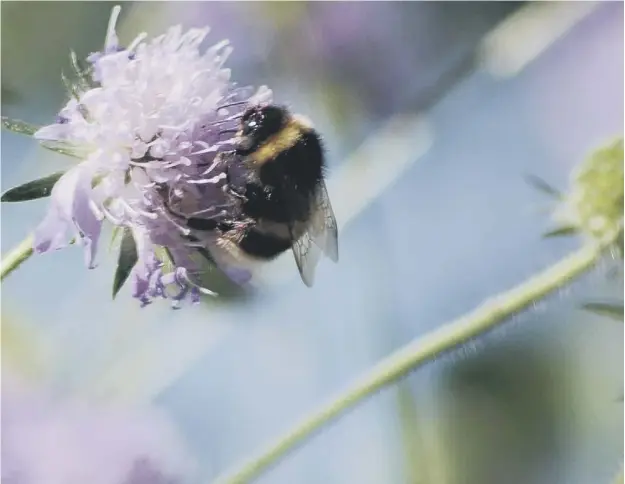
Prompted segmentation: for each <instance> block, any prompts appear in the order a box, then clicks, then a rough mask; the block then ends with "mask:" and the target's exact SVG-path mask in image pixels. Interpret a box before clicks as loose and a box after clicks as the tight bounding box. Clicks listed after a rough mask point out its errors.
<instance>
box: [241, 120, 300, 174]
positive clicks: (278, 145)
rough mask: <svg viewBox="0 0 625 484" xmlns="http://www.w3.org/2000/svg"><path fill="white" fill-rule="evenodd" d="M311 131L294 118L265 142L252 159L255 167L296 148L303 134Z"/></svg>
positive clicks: (253, 154)
mask: <svg viewBox="0 0 625 484" xmlns="http://www.w3.org/2000/svg"><path fill="white" fill-rule="evenodd" d="M309 130H310V127H309V126H307V125H306V124H305V123H303V122H302V121H301V120H299V119H297V118H295V117H292V118H290V119H289V121H288V122H287V124H286V126H285V127H284V128H282V129H281V130H280V131H279V132H278V133H276V134H274V135H273V136H271V137H270V138H269V139H268V140H267V141H265V142H264V143H263V144H262V145H261V146H260V147H259V148H258V149H257V150H256V151H254V153H252V154H251V155H250V157H251V159H252V161H253V162H254V164H255V165H262V164H264V163H266V162H267V161H269V160H272V159H273V158H275V157H276V156H278V155H279V154H280V153H282V152H283V151H285V150H288V149H289V148H291V147H293V146H295V144H296V143H297V142H298V141H299V139H300V138H301V136H302V133H304V132H306V131H309Z"/></svg>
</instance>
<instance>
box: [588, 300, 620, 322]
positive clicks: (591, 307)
mask: <svg viewBox="0 0 625 484" xmlns="http://www.w3.org/2000/svg"><path fill="white" fill-rule="evenodd" d="M582 307H583V308H584V309H585V310H586V311H591V312H593V313H596V314H599V315H601V316H607V317H609V318H612V319H616V320H617V321H623V303H621V304H610V303H587V304H584V305H583V306H582Z"/></svg>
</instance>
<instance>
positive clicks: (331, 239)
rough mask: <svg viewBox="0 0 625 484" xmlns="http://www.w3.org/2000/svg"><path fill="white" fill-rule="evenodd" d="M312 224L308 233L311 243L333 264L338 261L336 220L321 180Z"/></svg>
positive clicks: (324, 185)
mask: <svg viewBox="0 0 625 484" xmlns="http://www.w3.org/2000/svg"><path fill="white" fill-rule="evenodd" d="M315 209H316V210H315V213H314V215H313V219H312V222H313V223H312V224H311V226H310V228H309V231H310V232H311V233H312V236H313V242H315V244H317V245H318V246H319V248H320V249H321V250H323V253H324V254H325V255H326V256H328V257H329V258H330V260H331V261H333V262H338V261H339V230H338V227H337V225H336V218H335V217H334V211H333V210H332V204H331V203H330V197H329V196H328V190H327V189H326V184H325V183H324V181H323V180H322V181H321V183H320V184H319V190H318V192H317V202H316V205H315Z"/></svg>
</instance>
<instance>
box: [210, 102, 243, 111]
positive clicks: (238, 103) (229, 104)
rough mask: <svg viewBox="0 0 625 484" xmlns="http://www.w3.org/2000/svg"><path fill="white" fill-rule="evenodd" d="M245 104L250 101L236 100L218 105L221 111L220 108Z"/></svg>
mask: <svg viewBox="0 0 625 484" xmlns="http://www.w3.org/2000/svg"><path fill="white" fill-rule="evenodd" d="M243 104H248V101H236V102H233V103H228V104H222V105H221V106H218V107H217V110H218V111H219V110H220V109H225V108H231V107H233V106H241V105H243Z"/></svg>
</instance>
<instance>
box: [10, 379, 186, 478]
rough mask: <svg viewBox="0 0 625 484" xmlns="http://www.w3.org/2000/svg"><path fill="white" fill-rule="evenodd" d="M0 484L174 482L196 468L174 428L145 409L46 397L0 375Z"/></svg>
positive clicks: (41, 391) (36, 389) (42, 390)
mask: <svg viewBox="0 0 625 484" xmlns="http://www.w3.org/2000/svg"><path fill="white" fill-rule="evenodd" d="M2 377H3V381H2V470H1V476H2V482H3V483H4V482H6V483H11V484H57V483H58V484H84V483H87V482H89V483H91V484H179V483H183V482H190V481H192V480H193V478H195V477H196V472H197V465H196V462H195V461H194V459H193V458H191V457H190V455H189V453H188V450H187V448H186V446H185V445H184V443H183V442H182V441H181V439H180V436H179V435H178V432H177V430H176V429H175V428H174V427H173V425H172V424H171V422H170V421H169V420H168V419H167V418H166V417H165V416H163V415H162V414H161V413H160V412H156V411H155V410H154V409H151V408H141V409H138V408H137V409H129V408H121V407H119V406H112V405H107V406H102V405H95V404H93V403H92V402H87V401H84V400H80V401H78V400H75V399H73V400H68V399H65V398H58V397H57V396H56V395H53V394H52V393H51V392H50V391H49V389H48V388H45V387H39V386H38V385H37V386H34V385H32V384H29V383H26V382H25V381H23V380H22V379H21V378H19V377H18V376H17V375H16V374H13V373H11V372H6V371H5V369H4V368H3V371H2Z"/></svg>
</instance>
